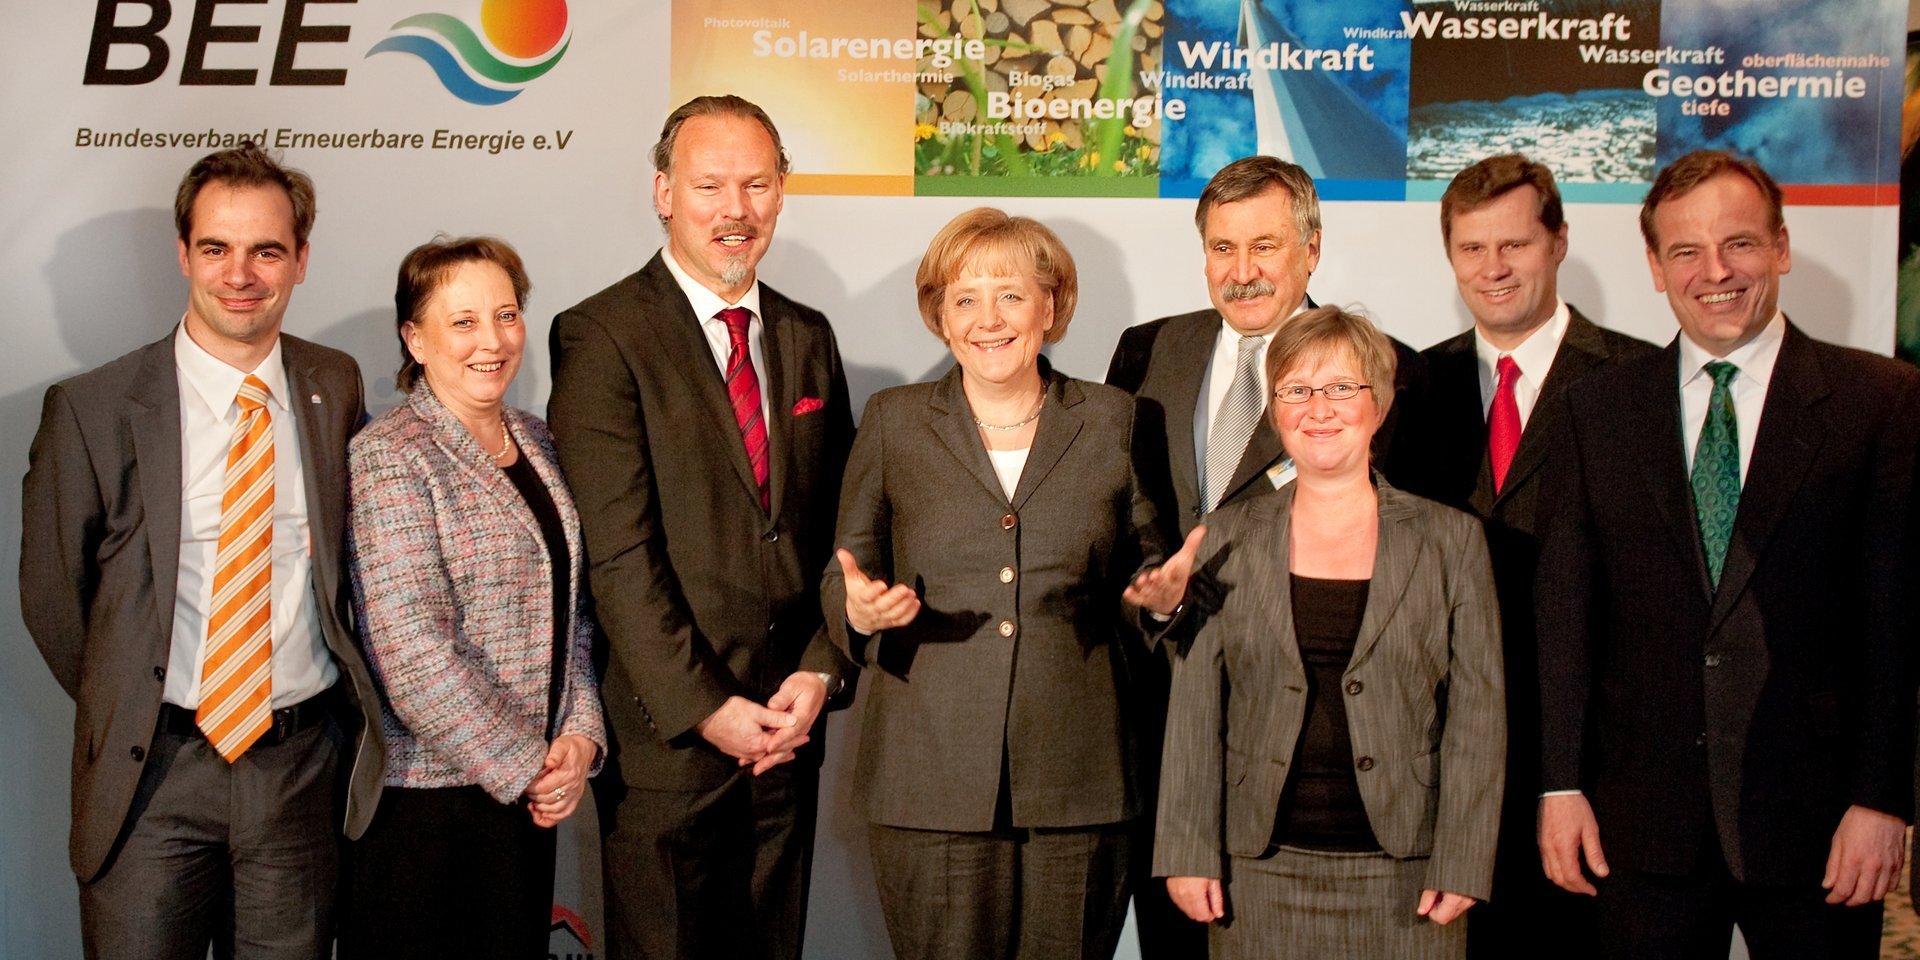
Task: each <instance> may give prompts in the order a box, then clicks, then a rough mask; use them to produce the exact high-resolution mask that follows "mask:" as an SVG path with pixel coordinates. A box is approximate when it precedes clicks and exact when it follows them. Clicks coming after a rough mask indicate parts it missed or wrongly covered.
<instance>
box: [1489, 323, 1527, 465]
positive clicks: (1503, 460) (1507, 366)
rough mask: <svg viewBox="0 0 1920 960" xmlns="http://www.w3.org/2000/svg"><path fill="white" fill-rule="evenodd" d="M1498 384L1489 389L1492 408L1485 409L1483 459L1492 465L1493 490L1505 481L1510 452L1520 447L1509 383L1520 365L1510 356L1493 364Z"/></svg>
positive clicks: (1517, 410) (1517, 409)
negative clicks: (1485, 422)
mask: <svg viewBox="0 0 1920 960" xmlns="http://www.w3.org/2000/svg"><path fill="white" fill-rule="evenodd" d="M1494 372H1495V373H1497V374H1498V375H1499V377H1500V385H1499V386H1497V387H1495V388H1494V390H1493V407H1492V408H1491V409H1489V410H1488V411H1487V459H1488V461H1489V462H1491V463H1492V464H1493V492H1495V493H1499V492H1500V487H1501V486H1502V485H1504V484H1505V483H1506V482H1507V468H1508V467H1511V466H1513V452H1514V451H1515V450H1518V449H1520V404H1518V403H1516V402H1514V399H1513V382H1514V381H1515V380H1518V379H1520V367H1519V365H1518V364H1516V363H1514V362H1513V358H1512V357H1501V358H1500V362H1499V363H1497V364H1494Z"/></svg>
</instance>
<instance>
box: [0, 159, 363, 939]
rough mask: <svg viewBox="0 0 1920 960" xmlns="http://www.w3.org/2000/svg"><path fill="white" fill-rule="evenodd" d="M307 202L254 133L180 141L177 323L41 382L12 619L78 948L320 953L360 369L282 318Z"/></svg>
mask: <svg viewBox="0 0 1920 960" xmlns="http://www.w3.org/2000/svg"><path fill="white" fill-rule="evenodd" d="M313 214H314V193H313V182H312V181H311V180H309V179H307V177H306V175H305V174H303V173H300V172H299V171H297V170H290V169H287V168H284V167H281V166H280V165H279V164H277V163H275V162H274V160H273V159H272V158H271V157H269V156H268V155H267V154H266V153H265V152H264V151H263V150H261V149H260V148H259V147H258V146H257V145H254V144H252V143H248V144H246V145H244V146H242V147H239V148H237V149H233V150H225V151H221V152H219V153H214V154H210V155H208V156H206V157H202V158H201V159H200V160H199V161H198V162H196V163H195V164H194V165H193V167H192V168H191V169H190V170H188V172H187V175H186V177H185V178H184V179H182V180H181V182H180V186H179V189H178V191H177V193H176V196H175V201H174V221H175V225H176V228H177V230H178V234H179V236H178V239H177V240H176V247H177V252H178V254H179V259H180V272H181V274H182V275H184V276H185V277H186V278H187V309H186V314H185V315H184V316H183V317H182V318H181V320H180V323H179V325H178V326H177V327H175V328H174V330H173V332H172V333H170V334H168V335H167V336H166V337H163V338H162V339H160V340H159V341H158V342H156V343H152V344H149V345H147V346H145V347H141V348H140V349H138V350H135V351H134V352H132V353H130V354H127V355H126V356H124V357H121V358H120V359H118V360H115V361H113V362H112V363H109V364H107V365H105V366H102V367H99V368H97V369H95V370H92V371H89V372H87V373H83V374H81V375H79V376H77V377H73V378H71V379H69V380H65V381H62V382H61V383H58V384H55V385H54V386H53V387H52V388H50V389H49V390H48V391H47V396H46V404H45V406H44V407H43V409H42V412H41V417H40V429H39V432H38V433H37V434H36V435H35V436H34V440H33V450H32V453H31V454H30V460H29V467H28V470H27V478H26V483H25V490H24V496H23V504H22V506H23V515H24V516H23V521H22V524H21V538H20V539H21V549H20V610H21V614H22V616H23V618H24V619H25V621H26V624H27V630H28V632H29V633H31V634H32V635H33V639H34V642H35V643H36V644H38V645H39V647H40V652H41V655H42V656H44V657H45V658H46V661H47V665H48V666H49V667H50V668H52V670H53V675H54V678H55V679H56V680H58V681H59V682H60V686H61V687H62V688H63V689H65V690H66V692H67V694H68V695H69V696H71V697H73V698H74V744H73V831H72V837H71V844H70V847H71V854H72V861H73V871H74V874H75V876H76V877H78V879H79V881H80V924H81V935H82V941H83V943H84V946H85V951H86V955H87V956H88V957H89V958H117V957H127V958H143V960H148V958H178V960H200V958H202V957H205V956H206V955H207V951H208V949H209V945H215V946H216V947H217V949H216V952H217V953H219V954H221V955H225V956H241V957H268V958H301V960H312V958H314V957H324V956H326V955H327V952H328V950H329V944H330V943H331V941H332V939H333V905H334V879H335V872H336V869H337V861H338V856H339V853H338V851H339V831H340V829H341V825H342V823H343V822H344V824H345V829H346V833H347V835H348V836H358V835H359V834H360V832H361V831H362V830H364V829H365V828H366V824H367V820H368V818H369V817H370V816H371V815H372V812H373V805H374V801H375V799H376V798H377V797H378V796H379V790H380V774H381V769H382V765H383V764H382V759H381V755H382V748H381V740H380V732H379V731H380V724H379V714H378V713H377V712H375V711H377V710H378V700H377V699H376V696H377V694H376V693H375V692H374V689H373V686H372V682H371V680H370V678H369V676H368V673H367V667H366V663H365V661H364V660H363V659H362V657H361V655H360V649H359V647H358V646H357V645H356V643H355V640H354V637H353V634H352V630H351V627H350V625H349V624H350V622H351V621H350V619H349V616H348V613H347V609H348V607H347V603H348V598H347V585H346V580H345V577H344V576H343V571H342V562H341V552H342V551H341V548H342V537H343V533H344V529H345V528H344V524H345V512H346V491H347V467H346V455H347V438H348V437H349V436H350V435H351V434H352V433H353V431H354V430H356V429H358V427H359V425H360V422H361V421H362V420H364V419H366V408H365V406H364V404H363V401H362V399H361V389H360V370H359V368H358V367H357V366H355V364H354V362H353V360H352V359H351V358H350V357H348V356H347V355H346V354H343V353H340V352H338V351H335V350H329V349H327V348H325V347H321V346H317V345H315V344H311V343H308V342H306V341H304V340H301V339H298V338H296V337H292V336H288V335H285V334H283V333H282V332H281V323H282V321H283V319H284V318H285V316H286V312H287V303H288V300H289V299H290V298H291V297H292V295H293V288H294V287H295V286H296V285H298V284H299V283H300V282H301V281H302V280H304V279H305V277H306V268H307V235H308V232H309V231H310V230H311V229H312V227H313ZM347 771H351V780H350V784H349V789H348V791H347V792H346V795H345V802H344V810H343V809H342V803H341V801H340V799H339V796H338V793H339V791H338V787H339V783H338V778H337V777H336V772H338V773H346V772H347Z"/></svg>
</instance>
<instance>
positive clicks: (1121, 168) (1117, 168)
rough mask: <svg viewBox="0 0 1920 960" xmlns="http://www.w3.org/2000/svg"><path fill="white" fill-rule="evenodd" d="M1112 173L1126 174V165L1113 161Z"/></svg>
mask: <svg viewBox="0 0 1920 960" xmlns="http://www.w3.org/2000/svg"><path fill="white" fill-rule="evenodd" d="M1113 172H1114V173H1126V172H1127V165H1126V163H1125V162H1123V161H1120V160H1115V161H1114V162H1113Z"/></svg>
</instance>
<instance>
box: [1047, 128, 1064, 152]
mask: <svg viewBox="0 0 1920 960" xmlns="http://www.w3.org/2000/svg"><path fill="white" fill-rule="evenodd" d="M1066 142H1067V137H1066V134H1063V133H1061V132H1060V131H1058V130H1048V131H1047V149H1048V150H1052V149H1053V148H1054V147H1055V146H1057V145H1059V144H1062V143H1066Z"/></svg>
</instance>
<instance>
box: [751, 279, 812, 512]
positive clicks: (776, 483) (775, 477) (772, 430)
mask: <svg viewBox="0 0 1920 960" xmlns="http://www.w3.org/2000/svg"><path fill="white" fill-rule="evenodd" d="M760 307H761V310H760V314H761V315H760V352H761V354H762V355H763V356H764V357H765V358H766V368H767V369H766V370H765V371H763V372H762V376H761V383H760V389H761V390H763V391H765V393H766V397H767V497H768V503H769V504H770V506H769V507H768V515H769V516H774V517H777V516H779V515H780V505H781V503H782V502H783V500H784V499H785V497H786V493H787V481H788V479H789V471H788V467H789V466H791V456H792V454H791V450H792V447H793V436H792V429H793V414H792V412H791V411H792V410H793V404H794V401H796V400H798V399H799V397H797V396H795V395H794V393H795V391H796V390H798V386H799V384H800V383H801V382H802V381H801V375H800V370H799V369H798V365H799V363H800V359H799V358H800V354H801V350H800V348H799V346H798V345H797V344H795V343H794V342H793V337H794V333H795V330H794V324H793V323H792V322H791V320H790V319H789V318H788V316H787V311H786V308H785V306H784V305H783V304H781V303H780V301H779V298H778V297H776V296H775V295H774V293H773V291H771V290H769V289H767V287H766V285H765V284H762V285H761V286H760ZM741 449H742V450H744V449H745V445H744V444H743V445H742V447H741ZM743 456H744V454H743ZM749 466H751V465H749Z"/></svg>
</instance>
